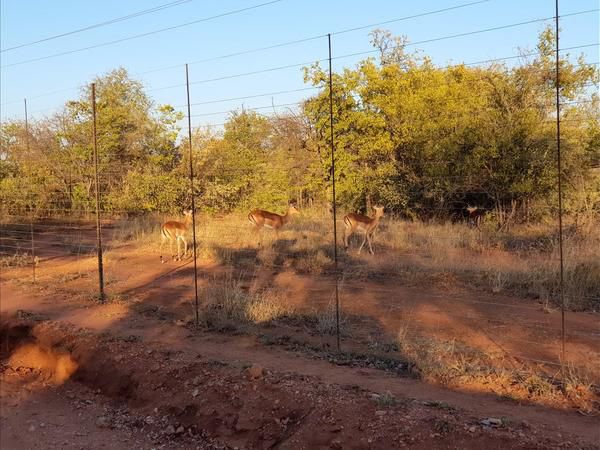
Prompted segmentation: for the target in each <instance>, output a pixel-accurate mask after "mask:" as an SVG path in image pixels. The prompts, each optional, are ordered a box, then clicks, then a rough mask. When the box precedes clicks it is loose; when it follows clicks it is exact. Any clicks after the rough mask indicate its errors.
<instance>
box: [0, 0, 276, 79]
mask: <svg viewBox="0 0 600 450" xmlns="http://www.w3.org/2000/svg"><path fill="white" fill-rule="evenodd" d="M282 1H283V0H271V1H269V2H265V3H259V4H257V5H253V6H248V7H246V8H240V9H236V10H233V11H227V12H224V13H221V14H216V15H214V16H209V17H204V18H202V19H197V20H193V21H191V22H185V23H181V24H179V25H173V26H170V27H166V28H160V29H158V30H153V31H148V32H146V33H141V34H135V35H133V36H128V37H125V38H121V39H115V40H113V41H108V42H102V43H100V44H95V45H90V46H88V47H83V48H78V49H74V50H68V51H64V52H60V53H54V54H52V55H46V56H41V57H39V58H33V59H27V60H25V61H19V62H16V63H12V64H6V65H4V66H1V67H2V68H3V69H6V68H8V67H14V66H20V65H23V64H29V63H32V62H36V61H42V60H46V59H51V58H56V57H58V56H64V55H70V54H73V53H79V52H83V51H85V50H91V49H94V48H99V47H105V46H107V45H113V44H118V43H120V42H125V41H130V40H133V39H139V38H142V37H146V36H151V35H154V34H158V33H163V32H165V31H171V30H176V29H178V28H183V27H187V26H190V25H195V24H198V23H201V22H208V21H210V20H214V19H218V18H221V17H226V16H231V15H234V14H239V13H242V12H246V11H250V10H253V9H257V8H261V7H263V6H268V5H272V4H274V3H279V2H282Z"/></svg>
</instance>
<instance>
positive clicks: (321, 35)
mask: <svg viewBox="0 0 600 450" xmlns="http://www.w3.org/2000/svg"><path fill="white" fill-rule="evenodd" d="M489 1H491V0H480V1H476V2H471V3H463V4H461V5H455V6H451V7H448V8H443V9H436V10H434V11H427V12H424V13H420V14H414V15H412V16H404V17H399V18H397V19H392V20H386V21H384V22H377V23H371V24H369V25H363V26H359V27H354V28H346V29H343V30H339V31H336V32H335V33H331V34H332V35H339V34H345V33H350V32H353V31H359V30H364V29H366V28H371V27H376V26H379V25H386V24H390V23H394V22H401V21H404V20H409V19H416V18H419V17H425V16H430V15H433V14H439V13H442V12H447V11H451V10H455V9H460V8H466V7H468V6H473V5H477V4H480V3H486V2H489ZM325 37H327V34H318V35H314V36H309V37H306V38H300V39H295V40H292V41H287V42H281V43H278V44H273V45H268V46H265V47H258V48H254V49H249V50H240V51H238V52H234V53H229V54H225V55H219V56H213V57H210V58H205V59H199V60H196V61H192V62H190V63H189V64H190V65H192V64H200V63H205V62H211V61H217V60H220V59H226V58H232V57H235V56H243V55H249V54H251V53H258V52H262V51H266V50H272V49H275V48H280V47H287V46H290V45H295V44H301V43H304V42H309V41H314V40H317V39H321V38H325ZM181 65H182V64H174V65H170V66H163V67H159V68H156V69H150V70H148V71H145V72H140V73H139V74H138V75H145V74H148V73H153V72H159V71H162V70H169V69H174V68H177V67H181Z"/></svg>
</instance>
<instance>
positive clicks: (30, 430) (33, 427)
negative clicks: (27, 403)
mask: <svg viewBox="0 0 600 450" xmlns="http://www.w3.org/2000/svg"><path fill="white" fill-rule="evenodd" d="M28 431H29V432H30V433H33V432H34V431H35V425H34V424H31V425H29V428H28Z"/></svg>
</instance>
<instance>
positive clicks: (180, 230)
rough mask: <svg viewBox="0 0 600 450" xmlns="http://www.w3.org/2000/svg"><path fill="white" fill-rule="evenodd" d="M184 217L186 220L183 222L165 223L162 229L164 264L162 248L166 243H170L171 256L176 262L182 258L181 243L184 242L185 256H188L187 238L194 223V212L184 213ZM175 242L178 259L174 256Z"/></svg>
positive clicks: (161, 243)
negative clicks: (174, 243)
mask: <svg viewBox="0 0 600 450" xmlns="http://www.w3.org/2000/svg"><path fill="white" fill-rule="evenodd" d="M183 215H184V216H185V219H184V221H183V222H178V221H176V220H169V221H168V222H165V223H163V224H162V225H161V227H160V236H161V240H160V253H161V254H160V262H162V263H164V262H165V261H164V259H163V256H162V247H163V244H164V242H165V241H167V240H168V241H169V248H170V250H171V256H172V258H173V259H174V260H175V261H179V260H180V259H181V256H180V254H179V241H181V242H183V246H184V251H183V256H185V255H186V254H187V239H186V237H185V235H186V233H187V230H188V228H189V227H190V224H191V223H192V211H191V210H188V211H184V212H183ZM173 241H175V242H177V257H175V255H173Z"/></svg>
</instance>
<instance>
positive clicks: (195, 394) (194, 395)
mask: <svg viewBox="0 0 600 450" xmlns="http://www.w3.org/2000/svg"><path fill="white" fill-rule="evenodd" d="M199 393H200V392H199V391H198V389H194V390H193V391H192V397H194V398H196V397H198V394H199Z"/></svg>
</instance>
